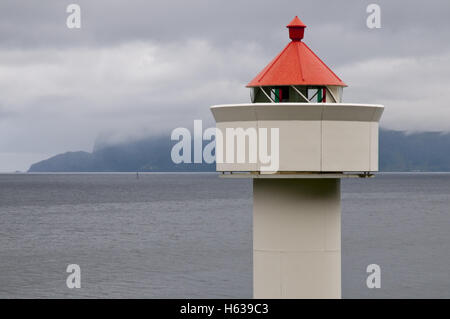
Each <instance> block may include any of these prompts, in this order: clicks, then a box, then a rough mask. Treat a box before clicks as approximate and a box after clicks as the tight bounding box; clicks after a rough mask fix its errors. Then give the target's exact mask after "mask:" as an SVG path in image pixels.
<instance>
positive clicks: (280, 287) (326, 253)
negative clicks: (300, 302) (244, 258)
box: [253, 178, 341, 298]
mask: <svg viewBox="0 0 450 319" xmlns="http://www.w3.org/2000/svg"><path fill="white" fill-rule="evenodd" d="M253 200H254V203H253V205H254V206H253V295H254V298H341V199H340V180H339V179H331V178H330V179H315V178H310V179H271V178H266V179H263V178H260V179H254V180H253Z"/></svg>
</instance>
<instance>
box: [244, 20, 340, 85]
mask: <svg viewBox="0 0 450 319" xmlns="http://www.w3.org/2000/svg"><path fill="white" fill-rule="evenodd" d="M287 27H288V28H289V30H290V31H291V30H292V28H301V31H302V32H301V33H300V35H301V37H299V36H294V37H292V36H291V39H292V41H291V42H290V43H289V44H288V45H287V46H286V47H285V48H284V49H283V51H281V52H280V53H279V54H278V55H277V56H276V57H275V59H273V60H272V61H271V62H270V63H269V64H268V65H267V66H266V67H265V68H264V69H263V70H262V71H261V72H260V73H259V74H258V75H257V76H256V77H255V78H254V79H253V80H252V81H251V82H250V83H249V84H247V87H258V86H283V85H337V86H347V85H346V84H345V83H344V82H342V81H341V79H340V78H339V77H338V76H337V75H336V74H334V72H333V71H331V69H330V68H329V67H328V66H327V65H326V64H325V63H324V62H323V61H322V60H321V59H320V58H319V57H318V56H317V55H315V54H314V52H313V51H312V50H311V49H310V48H309V47H308V46H307V45H306V44H305V43H303V42H302V41H301V39H302V38H303V30H304V28H306V26H305V25H304V24H303V23H302V22H301V21H300V19H299V18H298V17H295V18H294V20H292V21H291V23H289V24H288V26H287ZM291 34H292V32H290V35H291ZM295 34H297V33H295Z"/></svg>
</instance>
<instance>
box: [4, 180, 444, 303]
mask: <svg viewBox="0 0 450 319" xmlns="http://www.w3.org/2000/svg"><path fill="white" fill-rule="evenodd" d="M73 264H76V265H79V267H80V283H81V288H79V289H76V288H74V289H69V288H68V286H67V283H66V280H67V278H68V276H70V275H71V273H70V272H67V268H68V265H73ZM371 264H376V265H379V266H380V271H381V272H380V273H381V277H380V282H381V285H380V288H368V286H367V284H366V280H367V277H368V276H369V275H370V273H368V272H367V266H368V265H371ZM342 296H343V298H450V173H379V174H377V175H376V176H375V177H374V178H369V179H358V178H349V179H344V180H342ZM251 297H252V181H251V180H249V179H223V178H219V177H218V175H217V174H215V173H199V174H194V173H185V174H180V173H173V174H172V173H140V174H139V175H137V174H136V173H110V174H105V173H97V174H95V173H94V174H0V298H251Z"/></svg>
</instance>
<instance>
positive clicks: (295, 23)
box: [286, 16, 306, 28]
mask: <svg viewBox="0 0 450 319" xmlns="http://www.w3.org/2000/svg"><path fill="white" fill-rule="evenodd" d="M290 27H303V28H306V24H304V23H303V22H302V20H300V19H299V18H298V17H297V16H295V18H294V19H292V21H291V22H290V23H289V24H288V25H287V26H286V28H290Z"/></svg>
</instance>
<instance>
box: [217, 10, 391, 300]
mask: <svg viewBox="0 0 450 319" xmlns="http://www.w3.org/2000/svg"><path fill="white" fill-rule="evenodd" d="M287 27H288V29H289V37H290V39H291V42H290V43H289V44H288V45H287V46H286V47H285V48H284V49H283V50H282V51H281V52H280V53H279V54H278V55H277V56H276V57H275V58H274V59H273V60H272V61H271V62H270V63H269V64H268V65H267V66H266V67H265V68H264V69H263V70H262V71H261V72H260V73H259V74H258V75H257V76H256V77H255V78H254V79H253V80H252V81H251V82H250V83H249V84H248V85H247V87H249V88H250V90H251V99H252V101H251V102H252V103H249V104H232V105H217V106H212V107H211V111H212V113H213V115H214V118H215V120H216V123H217V128H218V131H221V132H222V134H221V135H222V136H223V141H222V143H216V154H221V157H223V158H224V159H225V158H226V160H223V161H220V162H217V171H219V172H222V173H223V174H222V175H221V176H223V177H229V178H252V179H253V291H254V293H253V295H254V297H255V298H340V297H341V194H340V181H341V179H342V178H347V177H356V178H364V177H369V176H372V172H376V171H378V123H379V120H380V118H381V114H382V113H383V109H384V107H383V106H382V105H373V104H347V103H343V102H342V90H343V88H344V87H345V86H346V84H345V83H344V82H342V81H341V79H340V78H339V77H338V76H337V75H336V74H334V73H333V71H331V69H330V68H328V67H327V66H326V65H325V63H324V62H323V61H322V60H321V59H320V58H319V57H318V56H317V55H315V54H314V52H313V51H312V50H311V49H310V48H309V47H308V46H307V45H306V44H305V43H304V42H303V41H302V39H303V36H304V31H305V28H306V25H304V24H303V23H302V22H301V21H300V19H299V18H298V17H295V18H294V19H293V20H292V22H291V23H290V24H289V25H288V26H287ZM262 128H266V129H268V130H269V131H270V130H271V129H276V130H277V132H278V140H276V141H275V142H274V140H270V138H269V140H270V142H269V143H272V144H273V143H278V145H277V146H278V147H275V148H269V149H272V150H276V151H277V152H278V154H277V155H278V159H279V163H278V165H277V169H276V170H274V171H270V172H267V171H266V169H263V167H264V165H265V163H264V162H263V161H262V160H261V159H260V158H258V160H257V161H252V160H251V158H252V156H250V153H251V152H253V150H254V149H255V147H254V146H255V145H252V143H255V141H256V140H252V139H251V137H252V136H251V134H250V133H248V134H247V135H245V136H244V140H241V141H240V142H239V141H235V139H239V136H236V135H232V134H228V132H229V131H233V130H234V131H237V130H240V131H241V132H242V131H243V132H250V130H249V129H254V132H256V138H257V140H258V141H260V140H261V138H262V137H263V136H261V134H262V133H261V129H262ZM216 140H217V137H216ZM245 141H247V143H246V144H245V143H243V142H245ZM235 142H236V143H235ZM259 144H260V143H259ZM236 145H238V146H239V145H241V146H242V145H245V150H244V152H245V154H246V155H247V156H246V160H245V161H242V160H241V161H239V160H235V161H233V160H230V159H231V158H232V157H234V156H235V155H236V154H235V153H237V152H239V150H238V149H236V147H237V146H236ZM259 146H260V145H259ZM272 146H273V145H272ZM227 154H228V155H230V154H231V155H232V156H231V155H230V156H227ZM274 155H275V154H271V156H272V157H273V158H274Z"/></svg>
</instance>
